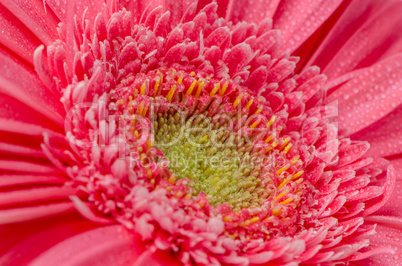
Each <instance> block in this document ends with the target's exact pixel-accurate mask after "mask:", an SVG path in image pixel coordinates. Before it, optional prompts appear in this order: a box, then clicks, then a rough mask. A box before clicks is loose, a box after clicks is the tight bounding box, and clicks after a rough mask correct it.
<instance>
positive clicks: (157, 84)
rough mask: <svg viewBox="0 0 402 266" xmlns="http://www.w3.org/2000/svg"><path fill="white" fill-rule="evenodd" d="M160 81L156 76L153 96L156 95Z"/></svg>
mask: <svg viewBox="0 0 402 266" xmlns="http://www.w3.org/2000/svg"><path fill="white" fill-rule="evenodd" d="M160 82H161V79H160V78H158V79H157V80H156V82H155V85H154V97H155V96H156V93H157V92H158V89H159V84H160Z"/></svg>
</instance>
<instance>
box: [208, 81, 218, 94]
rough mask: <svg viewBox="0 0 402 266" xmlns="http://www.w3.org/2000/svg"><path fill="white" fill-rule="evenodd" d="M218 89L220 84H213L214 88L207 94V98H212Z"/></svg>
mask: <svg viewBox="0 0 402 266" xmlns="http://www.w3.org/2000/svg"><path fill="white" fill-rule="evenodd" d="M220 87H221V84H220V83H216V84H215V87H214V88H213V90H212V91H211V93H210V94H209V96H214V95H215V94H216V93H217V92H218V90H219V88H220Z"/></svg>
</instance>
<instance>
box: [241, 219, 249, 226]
mask: <svg viewBox="0 0 402 266" xmlns="http://www.w3.org/2000/svg"><path fill="white" fill-rule="evenodd" d="M248 225H250V220H246V221H244V222H242V223H241V226H248Z"/></svg>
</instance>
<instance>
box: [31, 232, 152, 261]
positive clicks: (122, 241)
mask: <svg viewBox="0 0 402 266" xmlns="http://www.w3.org/2000/svg"><path fill="white" fill-rule="evenodd" d="M143 251H144V247H143V246H142V244H141V240H139V238H136V237H134V235H133V234H132V233H130V232H128V231H127V230H126V229H125V228H124V227H123V226H121V225H113V226H105V227H101V228H97V229H94V230H91V231H87V232H85V233H82V234H79V235H77V236H75V237H72V238H69V239H67V240H65V241H63V242H61V243H59V244H58V245H56V246H54V247H53V248H51V249H50V250H48V251H46V252H44V253H43V254H42V255H41V256H39V257H38V258H37V259H36V260H34V261H33V262H32V264H31V265H32V266H45V265H129V264H130V265H131V264H132V263H133V262H134V261H136V259H137V257H139V256H140V254H141V253H142V252H143Z"/></svg>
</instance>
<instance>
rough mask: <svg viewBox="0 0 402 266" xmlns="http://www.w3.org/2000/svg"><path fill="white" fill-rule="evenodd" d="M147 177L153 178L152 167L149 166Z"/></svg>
mask: <svg viewBox="0 0 402 266" xmlns="http://www.w3.org/2000/svg"><path fill="white" fill-rule="evenodd" d="M147 177H148V178H149V179H151V177H152V171H151V169H149V168H147Z"/></svg>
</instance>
